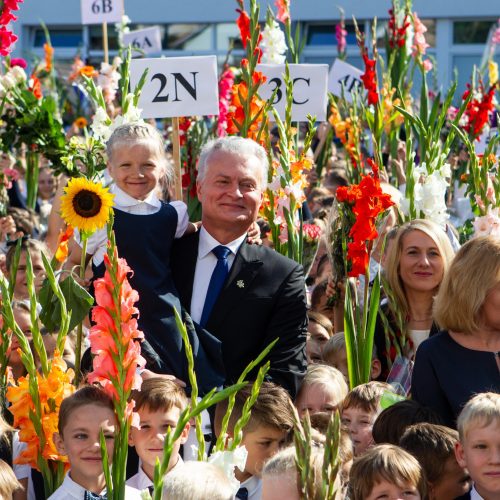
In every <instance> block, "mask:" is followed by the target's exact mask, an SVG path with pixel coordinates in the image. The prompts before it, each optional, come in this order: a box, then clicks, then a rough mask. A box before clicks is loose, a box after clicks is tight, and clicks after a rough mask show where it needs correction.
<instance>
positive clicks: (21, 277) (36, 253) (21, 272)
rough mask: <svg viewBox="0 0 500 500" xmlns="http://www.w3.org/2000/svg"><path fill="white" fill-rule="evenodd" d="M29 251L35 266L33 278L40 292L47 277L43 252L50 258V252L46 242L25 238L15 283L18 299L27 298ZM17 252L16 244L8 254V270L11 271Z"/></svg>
mask: <svg viewBox="0 0 500 500" xmlns="http://www.w3.org/2000/svg"><path fill="white" fill-rule="evenodd" d="M28 252H29V254H30V257H31V265H32V266H33V278H34V285H35V291H36V292H37V293H38V292H39V291H40V288H41V287H42V283H43V280H44V279H45V268H44V266H43V260H42V253H44V254H45V255H46V256H47V258H49V259H50V257H49V256H50V252H49V249H48V248H47V246H46V245H45V243H43V242H41V241H39V240H33V239H23V241H22V243H21V253H20V255H19V263H18V266H17V274H16V283H15V285H14V298H15V299H17V300H27V299H28V298H29V295H28V283H27V277H26V254H27V253H28ZM15 253H16V245H12V246H10V248H9V251H8V252H7V256H6V262H5V263H6V267H7V272H9V273H10V272H11V269H12V266H13V262H14V255H15Z"/></svg>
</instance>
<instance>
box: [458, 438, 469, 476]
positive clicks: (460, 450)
mask: <svg viewBox="0 0 500 500" xmlns="http://www.w3.org/2000/svg"><path fill="white" fill-rule="evenodd" d="M455 458H456V459H457V462H458V465H460V467H462V468H464V469H465V468H466V467H467V462H466V460H465V452H464V447H463V446H462V443H461V442H460V441H458V442H457V443H456V444H455Z"/></svg>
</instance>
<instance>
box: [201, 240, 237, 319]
mask: <svg viewBox="0 0 500 500" xmlns="http://www.w3.org/2000/svg"><path fill="white" fill-rule="evenodd" d="M212 253H213V254H214V255H215V256H216V257H217V265H216V266H215V269H214V272H213V273H212V277H211V278H210V283H209V284H208V290H207V296H206V297H205V304H204V306H203V312H202V313H201V320H200V325H201V326H205V325H206V324H207V321H208V318H209V317H210V313H211V312H212V308H213V307H214V304H215V302H216V300H217V297H218V296H219V293H220V292H221V290H222V287H223V286H224V282H225V281H226V278H227V275H228V274H229V264H228V262H227V258H228V256H229V254H230V253H231V250H229V248H227V247H224V246H222V245H219V246H217V247H215V248H214V249H213V250H212Z"/></svg>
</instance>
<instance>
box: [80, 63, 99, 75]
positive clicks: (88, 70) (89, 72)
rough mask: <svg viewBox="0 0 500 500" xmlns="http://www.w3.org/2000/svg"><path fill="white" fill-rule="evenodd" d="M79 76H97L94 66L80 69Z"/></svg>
mask: <svg viewBox="0 0 500 500" xmlns="http://www.w3.org/2000/svg"><path fill="white" fill-rule="evenodd" d="M79 74H80V75H82V76H88V77H89V78H92V77H94V76H97V71H96V70H95V68H94V66H83V67H82V68H80V70H79Z"/></svg>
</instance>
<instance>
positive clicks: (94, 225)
mask: <svg viewBox="0 0 500 500" xmlns="http://www.w3.org/2000/svg"><path fill="white" fill-rule="evenodd" d="M113 198H114V194H111V193H110V192H109V190H108V188H105V187H103V186H102V185H101V184H99V183H97V182H92V181H89V180H88V179H85V178H84V177H78V178H73V179H70V181H69V182H68V185H67V186H66V188H65V189H64V194H63V195H62V196H61V217H62V218H63V219H64V221H65V222H66V224H69V225H70V226H73V227H74V228H77V229H78V230H79V231H80V232H85V233H86V234H87V235H90V234H92V233H94V232H95V231H97V230H98V229H101V228H103V227H104V226H105V225H106V223H107V222H108V220H109V218H110V214H111V210H112V208H113Z"/></svg>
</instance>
